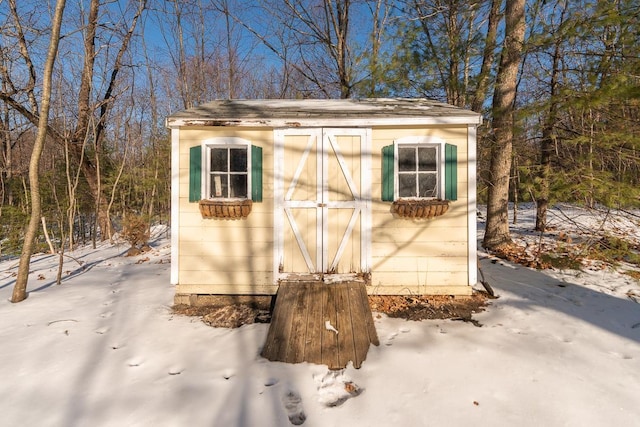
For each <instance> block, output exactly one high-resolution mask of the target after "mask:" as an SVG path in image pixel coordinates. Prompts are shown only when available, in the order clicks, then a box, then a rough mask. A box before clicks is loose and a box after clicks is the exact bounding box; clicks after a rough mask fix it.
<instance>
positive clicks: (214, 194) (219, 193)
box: [209, 173, 228, 199]
mask: <svg viewBox="0 0 640 427" xmlns="http://www.w3.org/2000/svg"><path fill="white" fill-rule="evenodd" d="M227 187H228V182H227V175H226V174H220V173H212V174H211V187H210V190H209V191H210V192H211V194H210V195H209V197H210V198H212V199H214V198H221V197H228V196H227Z"/></svg>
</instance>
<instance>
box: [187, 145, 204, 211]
mask: <svg viewBox="0 0 640 427" xmlns="http://www.w3.org/2000/svg"><path fill="white" fill-rule="evenodd" d="M201 184H202V147H200V146H199V145H198V146H196V147H191V148H190V149H189V202H198V201H200V198H201V197H200V189H201Z"/></svg>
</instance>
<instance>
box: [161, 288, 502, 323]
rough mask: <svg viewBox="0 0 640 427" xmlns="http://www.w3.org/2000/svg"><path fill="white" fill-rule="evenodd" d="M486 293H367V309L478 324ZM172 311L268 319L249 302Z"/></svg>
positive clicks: (212, 318)
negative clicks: (463, 294)
mask: <svg viewBox="0 0 640 427" xmlns="http://www.w3.org/2000/svg"><path fill="white" fill-rule="evenodd" d="M489 298H490V297H489V296H488V295H487V294H486V293H484V292H475V293H474V294H473V295H472V296H469V297H457V298H456V297H452V296H433V295H429V296H427V295H425V296H400V295H370V296H369V305H370V306H371V310H372V311H373V312H374V315H375V312H377V313H384V314H386V315H388V316H389V317H396V318H402V319H407V320H417V321H419V320H424V319H452V320H461V321H464V322H470V323H473V324H474V325H476V326H481V325H480V323H478V321H476V320H474V319H473V318H472V316H473V315H474V314H475V313H480V312H482V311H484V310H485V308H486V306H487V300H488V299H489ZM172 309H173V312H174V313H175V314H179V315H183V316H194V317H200V318H201V320H202V321H203V322H204V323H206V324H207V325H209V326H213V327H216V328H239V327H240V326H242V325H248V324H252V323H269V322H270V321H271V313H270V312H269V310H265V309H264V308H260V307H256V306H255V305H251V304H227V305H223V306H220V305H207V306H191V305H186V304H179V305H175V306H173V308H172Z"/></svg>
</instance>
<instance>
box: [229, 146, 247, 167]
mask: <svg viewBox="0 0 640 427" xmlns="http://www.w3.org/2000/svg"><path fill="white" fill-rule="evenodd" d="M229 152H230V155H231V172H246V171H247V149H246V148H231V149H230V150H229Z"/></svg>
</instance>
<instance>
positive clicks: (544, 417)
mask: <svg viewBox="0 0 640 427" xmlns="http://www.w3.org/2000/svg"><path fill="white" fill-rule="evenodd" d="M519 215H520V218H521V222H520V223H519V224H518V225H516V226H514V229H513V232H514V237H515V238H516V240H518V241H519V242H520V243H523V244H524V243H525V242H527V243H529V244H530V245H533V244H534V243H535V242H536V241H538V242H539V238H538V237H537V236H536V235H535V234H533V233H531V232H530V230H531V228H532V221H533V219H532V218H533V216H532V215H533V210H532V209H531V207H528V208H527V207H525V208H523V209H521V210H520V212H519ZM564 215H568V216H569V217H570V218H573V219H576V218H578V219H580V221H582V222H581V223H580V224H582V225H579V224H578V225H576V224H577V223H573V222H571V221H567V220H566V218H564ZM603 215H604V214H601V215H599V216H598V215H594V214H593V213H591V212H588V211H582V210H579V209H576V208H569V207H566V208H564V209H562V210H554V211H553V212H552V213H551V220H552V222H554V225H555V226H556V227H558V229H559V228H560V227H561V226H562V227H566V228H568V229H567V233H573V234H578V233H580V232H581V230H587V229H591V230H593V229H595V228H598V229H599V228H600V225H601V220H602V218H603ZM563 218H564V220H563ZM599 221H600V222H599ZM604 226H605V227H612V228H613V229H615V230H614V231H616V230H617V231H620V232H621V233H622V234H624V235H626V236H627V237H631V238H634V239H636V240H637V239H638V236H639V235H640V232H639V231H638V223H637V218H635V217H633V216H626V217H624V218H622V217H620V218H617V217H616V218H615V221H611V217H609V218H608V221H607V223H605V225H604ZM481 227H482V224H481ZM571 227H573V228H571ZM480 234H481V230H480V233H479V235H480ZM536 239H537V240H536ZM151 245H152V247H153V248H154V249H153V251H152V252H150V253H147V254H144V255H141V256H138V257H135V258H125V257H123V256H122V255H123V254H124V253H125V251H126V247H125V246H124V245H123V246H111V245H108V244H105V245H103V246H100V247H99V248H98V249H96V250H92V249H91V248H82V249H78V250H77V251H75V252H73V253H72V254H71V255H72V256H73V257H74V258H76V259H77V261H74V260H72V259H69V258H67V260H66V264H65V269H64V270H65V280H64V282H63V284H62V285H61V286H56V285H55V275H56V268H57V267H56V263H57V257H54V256H51V255H38V256H36V257H34V259H33V263H32V267H31V268H32V270H33V272H32V274H31V276H30V282H29V291H30V296H29V298H28V299H27V300H26V301H24V302H22V303H19V304H11V303H10V302H8V299H9V297H10V295H11V290H12V287H13V283H14V281H15V277H14V274H15V272H16V270H17V260H6V261H3V262H2V263H0V425H2V426H65V427H66V426H191V427H199V426H265V427H268V426H288V425H291V421H290V420H292V421H293V422H296V423H299V422H301V421H303V420H304V424H303V425H304V426H323V427H324V426H341V427H342V426H468V425H479V426H514V425H518V426H631V425H639V423H640V405H639V404H638V403H639V402H640V305H639V304H638V303H637V302H635V301H634V300H633V298H632V296H633V295H636V293H637V295H638V296H640V285H639V283H638V281H636V280H635V279H633V278H631V277H629V276H627V275H622V274H620V273H619V272H616V271H615V270H614V269H610V268H609V269H591V270H590V269H584V270H583V271H565V272H560V271H536V270H532V269H529V268H525V267H522V266H518V265H513V264H510V263H507V262H504V261H501V260H496V259H493V258H491V257H490V256H487V254H484V253H481V254H480V255H481V261H480V266H481V268H482V270H483V273H484V275H485V278H486V280H487V281H488V282H489V283H490V284H491V285H492V286H493V288H494V289H495V291H496V293H497V294H499V296H500V297H499V298H498V299H496V300H493V301H492V302H491V305H490V306H489V308H488V309H487V310H486V311H485V312H483V313H481V314H479V315H476V316H475V318H476V319H477V320H478V321H479V322H480V323H481V324H482V325H483V326H482V327H480V328H478V327H475V326H473V325H472V324H471V323H464V322H455V321H450V320H445V321H442V320H438V321H422V322H411V321H405V320H401V319H391V318H387V317H385V316H380V318H377V319H376V328H377V330H378V335H379V337H380V341H381V345H380V346H379V347H372V348H371V349H370V351H369V354H368V357H367V360H366V361H365V363H364V364H363V367H362V368H361V369H359V370H356V369H352V368H347V369H346V370H344V371H337V372H331V371H328V370H327V368H326V367H324V366H319V365H311V364H299V365H287V364H282V363H273V362H269V361H266V360H264V359H262V358H260V357H259V353H260V348H261V346H262V344H263V341H264V339H265V336H266V333H267V328H268V326H267V325H264V324H254V325H247V326H243V327H241V328H239V329H235V330H230V329H215V328H211V327H209V326H206V325H205V324H204V323H202V322H200V321H199V320H198V319H195V318H188V317H180V316H175V315H173V314H172V313H171V311H170V305H171V303H172V297H173V291H174V290H173V288H172V287H171V286H170V285H169V243H168V240H167V238H166V236H164V235H162V234H161V235H158V236H157V237H156V238H155V240H154V241H152V242H151ZM80 264H82V265H80ZM349 383H353V385H352V386H351V387H347V388H348V389H350V390H351V391H353V388H354V387H356V388H358V389H359V391H360V393H359V394H358V393H353V394H354V395H355V394H357V396H355V397H352V395H351V394H349V393H348V392H347V391H346V390H345V384H349Z"/></svg>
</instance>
